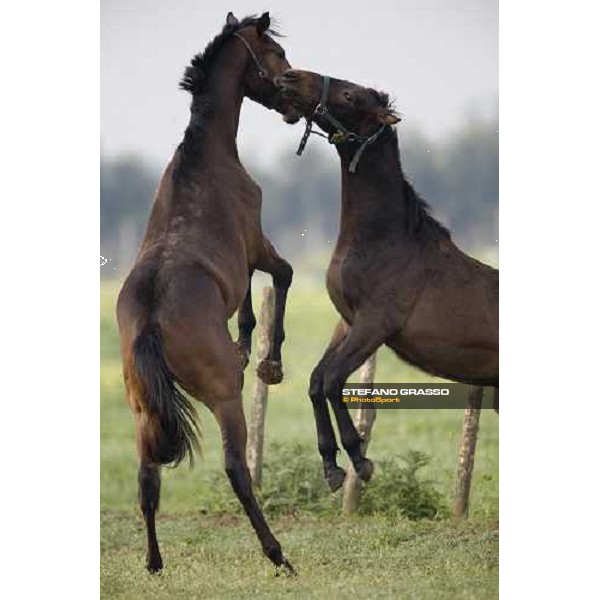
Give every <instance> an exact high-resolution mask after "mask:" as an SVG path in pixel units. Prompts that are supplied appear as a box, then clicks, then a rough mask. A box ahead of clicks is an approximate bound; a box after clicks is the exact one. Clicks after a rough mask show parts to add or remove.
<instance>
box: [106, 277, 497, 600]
mask: <svg viewBox="0 0 600 600" xmlns="http://www.w3.org/2000/svg"><path fill="white" fill-rule="evenodd" d="M254 287H255V291H256V294H255V310H256V311H257V312H258V292H259V290H260V286H259V285H255V286H254ZM117 291H118V285H117V284H114V283H103V285H102V298H101V308H102V313H101V337H102V350H101V360H102V365H101V366H102V368H101V461H102V462H101V508H102V512H101V543H102V547H101V591H102V597H103V598H106V599H108V598H119V599H137V598H145V599H155V598H156V599H158V598H165V599H166V598H182V599H183V598H186V599H192V598H249V597H252V598H281V597H289V598H323V597H329V598H354V597H356V596H362V597H368V598H406V599H409V598H415V599H417V598H418V599H435V600H439V599H445V598H473V599H478V600H483V599H487V598H496V597H497V595H498V532H497V521H498V417H497V415H496V414H495V413H493V412H492V411H483V414H482V417H481V431H480V437H479V444H478V448H477V457H476V464H475V473H474V480H473V492H472V498H471V515H470V518H469V520H468V521H466V522H455V521H453V520H452V519H450V518H448V517H446V516H444V515H445V514H446V513H445V512H444V511H441V512H440V514H439V515H438V517H437V518H436V519H433V520H420V521H410V520H408V519H406V518H404V517H403V516H402V515H401V514H398V513H397V512H395V511H393V510H390V511H382V512H381V514H376V515H370V516H356V517H352V518H350V519H344V518H342V517H341V515H340V514H339V510H338V507H339V499H337V498H333V499H331V501H330V502H331V506H330V507H329V508H328V509H326V510H322V511H320V512H310V511H303V510H300V511H298V512H295V513H293V514H281V512H272V511H271V516H270V517H269V520H270V522H271V524H272V526H273V530H274V532H275V534H276V535H277V536H278V538H279V540H280V541H281V543H282V546H283V548H284V551H285V553H286V555H287V556H288V558H289V559H290V561H291V562H292V563H293V564H294V566H295V567H296V568H297V570H298V571H299V576H298V577H296V578H287V577H275V576H274V569H273V568H272V566H271V565H270V563H269V562H268V561H267V560H266V559H265V558H264V557H263V556H262V554H261V550H260V546H259V544H258V541H257V540H256V538H255V536H254V532H253V531H252V529H251V527H250V525H249V523H248V522H247V520H246V519H245V517H243V516H241V515H240V512H239V510H238V509H237V505H236V503H235V502H234V496H233V493H232V492H230V491H229V490H228V489H226V488H223V487H220V486H221V485H222V483H223V479H222V475H221V473H222V454H221V445H220V437H219V432H218V429H217V427H216V424H215V422H214V419H213V417H212V416H211V415H210V413H208V411H207V410H205V409H204V408H203V407H201V408H200V409H199V414H200V418H201V422H202V429H203V434H204V440H203V457H202V458H201V459H199V460H198V461H197V464H196V467H195V468H194V469H193V470H192V471H190V470H189V469H188V468H187V467H185V466H183V465H182V466H180V467H179V468H178V469H176V470H170V469H166V470H164V472H163V487H162V497H161V513H160V516H159V519H158V535H159V541H160V542H161V549H162V554H163V558H164V560H165V564H166V568H165V569H164V571H163V573H162V574H161V575H160V576H154V577H152V576H150V575H148V574H147V573H146V571H145V569H144V553H145V546H144V544H145V530H144V525H143V520H142V518H141V515H140V513H139V511H138V509H137V503H136V493H137V490H136V486H137V484H136V472H137V464H136V454H135V444H134V433H133V419H132V417H131V414H130V412H129V408H128V406H127V405H126V403H125V401H124V396H123V387H122V380H121V373H120V362H119V349H118V336H117V331H116V324H115V318H114V304H115V300H116V293H117ZM335 322H336V315H335V311H334V309H333V308H332V307H331V305H330V303H329V300H328V298H327V296H326V294H325V292H324V290H323V289H322V287H321V288H315V289H314V290H312V291H311V290H310V286H307V285H304V286H303V285H301V284H295V285H294V287H293V288H292V291H291V293H290V297H289V304H288V312H287V324H286V333H287V339H286V342H285V344H284V355H283V358H284V370H285V379H284V381H283V383H281V384H280V385H279V386H275V387H272V388H270V396H269V410H268V417H267V429H266V442H265V444H266V445H265V453H266V456H265V460H266V461H269V463H270V464H271V465H278V466H279V467H280V468H284V467H285V465H280V462H281V461H278V460H277V457H278V454H277V453H278V452H279V451H280V449H281V448H282V447H285V445H286V444H287V445H288V446H289V444H290V443H292V442H293V443H297V444H299V445H300V447H301V448H302V449H303V450H302V456H301V457H300V458H301V460H303V461H304V460H306V461H309V463H308V464H309V465H310V464H312V463H311V462H310V461H314V465H315V470H316V471H317V477H318V478H320V473H319V472H318V458H319V457H318V453H317V450H316V441H315V438H316V436H315V427H314V422H313V416H312V408H311V405H310V400H309V399H308V397H307V395H306V388H307V383H308V377H309V375H310V371H311V368H312V367H313V366H314V364H315V363H316V362H317V360H318V359H319V357H320V355H321V353H322V350H323V349H324V347H325V345H326V343H327V341H328V339H329V335H330V333H331V331H332V328H333V326H334V324H335ZM252 371H253V369H252V368H250V367H249V368H248V370H247V371H246V385H245V398H246V401H247V400H249V395H250V392H251V390H252V389H253V385H254V374H253V372H252ZM377 380H378V381H389V382H393V381H399V382H404V381H430V380H431V379H430V378H428V377H427V376H425V375H423V374H421V373H419V372H417V371H415V370H414V369H411V368H409V367H407V366H406V365H404V364H403V363H401V362H399V361H398V360H397V359H396V358H395V357H394V356H393V355H392V354H391V353H390V352H389V351H387V350H381V351H380V352H379V354H378V367H377ZM461 422H462V412H461V411H451V410H439V411H432V410H429V411H416V410H404V411H401V410H380V411H379V412H378V416H377V421H376V423H375V428H374V432H373V441H372V444H371V446H370V448H369V456H370V457H371V458H372V459H373V460H374V462H375V464H376V471H375V475H374V482H375V480H376V479H377V477H378V476H379V477H382V474H381V470H379V471H378V470H377V467H378V466H381V465H385V461H386V460H388V459H390V458H393V457H397V456H402V455H406V454H407V453H408V452H409V451H420V452H423V453H426V454H427V455H429V456H430V457H431V462H430V463H429V464H428V465H426V466H425V467H424V468H423V469H422V470H421V471H420V472H419V475H420V477H421V478H423V479H426V480H431V481H432V482H433V485H434V486H435V488H436V489H437V490H438V491H439V493H440V495H441V498H442V499H443V502H444V503H445V504H446V505H449V504H450V502H451V497H452V491H453V485H454V476H455V469H456V457H457V447H458V441H459V436H460V429H461ZM282 445H283V446H282ZM270 451H271V452H270ZM343 462H345V457H342V463H343ZM267 475H268V473H265V479H266V478H267ZM266 483H267V481H265V484H266ZM215 490H219V492H218V494H217V495H215V494H216V491H215ZM215 499H216V500H218V503H216V500H215ZM223 506H225V507H226V509H225V510H223V509H222V507H223ZM227 507H231V509H229V508H227Z"/></svg>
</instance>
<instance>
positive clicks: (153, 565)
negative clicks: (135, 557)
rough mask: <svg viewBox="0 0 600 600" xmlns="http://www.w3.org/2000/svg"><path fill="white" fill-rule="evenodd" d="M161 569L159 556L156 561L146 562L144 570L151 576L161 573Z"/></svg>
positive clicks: (161, 563) (161, 562)
mask: <svg viewBox="0 0 600 600" xmlns="http://www.w3.org/2000/svg"><path fill="white" fill-rule="evenodd" d="M162 568H163V561H162V558H161V557H160V556H159V557H158V558H157V559H153V560H148V562H147V563H146V569H147V571H148V573H150V574H152V575H157V574H159V573H160V572H161V571H162Z"/></svg>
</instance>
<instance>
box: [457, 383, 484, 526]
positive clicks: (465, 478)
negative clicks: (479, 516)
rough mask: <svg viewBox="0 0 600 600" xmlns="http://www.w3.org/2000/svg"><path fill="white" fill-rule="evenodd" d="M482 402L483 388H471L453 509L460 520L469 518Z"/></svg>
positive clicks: (464, 423)
mask: <svg viewBox="0 0 600 600" xmlns="http://www.w3.org/2000/svg"><path fill="white" fill-rule="evenodd" d="M482 401H483V387H481V386H473V387H471V390H470V391H469V398H468V400H467V407H466V408H465V415H464V418H463V428H462V440H461V445H460V451H459V456H458V472H457V478H456V494H455V496H454V506H453V509H452V512H453V514H454V516H455V517H458V518H462V517H467V516H469V496H470V493H471V478H472V476H473V466H474V464H475V447H476V445H477V432H478V430H479V416H480V415H481V404H482Z"/></svg>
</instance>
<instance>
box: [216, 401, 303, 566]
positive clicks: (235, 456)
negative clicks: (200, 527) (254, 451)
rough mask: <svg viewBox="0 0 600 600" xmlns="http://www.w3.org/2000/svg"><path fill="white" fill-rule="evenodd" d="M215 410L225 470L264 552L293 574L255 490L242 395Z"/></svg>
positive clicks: (218, 405) (273, 561) (275, 562)
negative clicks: (248, 451) (247, 461)
mask: <svg viewBox="0 0 600 600" xmlns="http://www.w3.org/2000/svg"><path fill="white" fill-rule="evenodd" d="M214 413H215V416H216V418H217V421H218V422H219V425H220V427H221V435H222V439H223V449H224V453H225V472H226V473H227V476H228V477H229V481H230V482H231V487H232V488H233V491H234V492H235V494H236V496H237V497H238V498H239V500H240V502H241V503H242V506H243V507H244V510H245V511H246V514H247V515H248V518H249V519H250V522H251V523H252V527H253V528H254V530H255V531H256V535H257V536H258V539H259V540H260V543H261V546H262V549H263V552H264V554H265V555H266V556H267V557H268V558H269V560H270V561H271V562H272V563H273V564H275V565H276V566H278V567H279V566H283V567H285V569H286V570H287V571H288V572H289V573H294V569H293V567H292V565H291V564H290V563H289V562H288V560H287V559H286V558H285V556H284V555H283V553H282V551H281V545H280V543H279V542H278V541H277V539H276V538H275V536H274V535H273V533H272V532H271V530H270V529H269V526H268V524H267V522H266V520H265V517H264V516H263V513H262V511H261V509H260V507H259V506H258V503H257V501H256V498H255V497H254V492H253V491H252V481H251V479H250V471H249V470H248V466H247V463H246V420H245V419H244V412H243V409H242V399H241V397H239V394H238V395H237V397H235V399H233V400H228V401H226V402H222V403H219V404H217V405H216V406H215V408H214Z"/></svg>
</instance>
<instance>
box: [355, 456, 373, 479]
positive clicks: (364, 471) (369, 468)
mask: <svg viewBox="0 0 600 600" xmlns="http://www.w3.org/2000/svg"><path fill="white" fill-rule="evenodd" d="M354 469H355V471H356V474H357V475H358V476H359V477H360V478H361V479H362V480H363V481H364V482H365V483H367V482H368V481H369V480H370V479H371V477H373V471H374V470H375V465H374V464H373V463H372V462H371V461H370V460H369V459H368V458H363V459H362V462H361V463H360V467H359V468H358V469H357V468H356V467H354Z"/></svg>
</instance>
